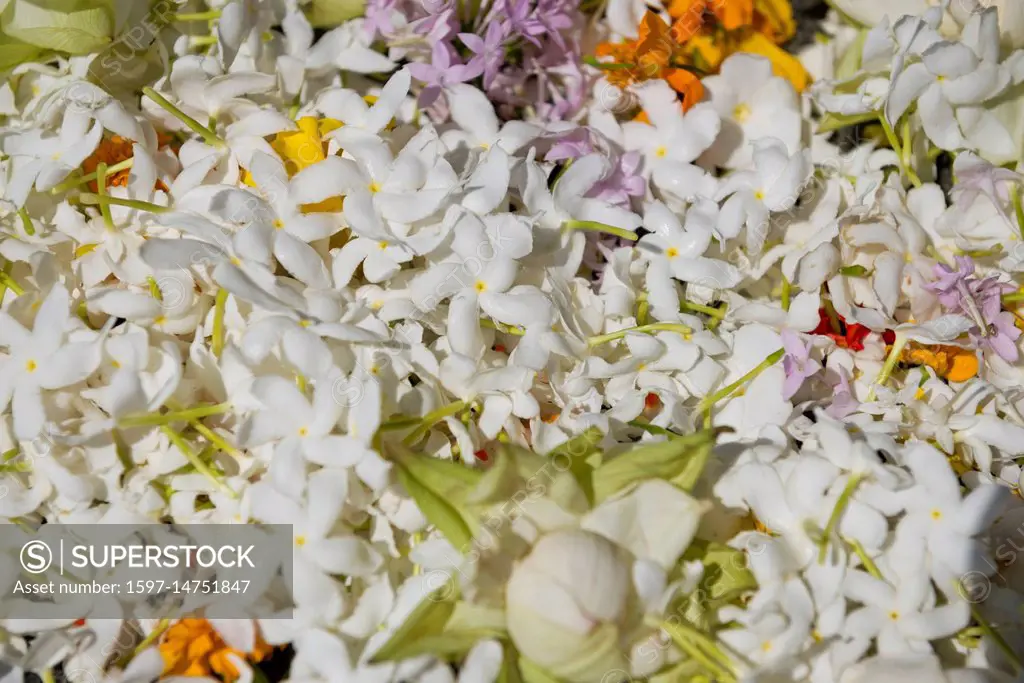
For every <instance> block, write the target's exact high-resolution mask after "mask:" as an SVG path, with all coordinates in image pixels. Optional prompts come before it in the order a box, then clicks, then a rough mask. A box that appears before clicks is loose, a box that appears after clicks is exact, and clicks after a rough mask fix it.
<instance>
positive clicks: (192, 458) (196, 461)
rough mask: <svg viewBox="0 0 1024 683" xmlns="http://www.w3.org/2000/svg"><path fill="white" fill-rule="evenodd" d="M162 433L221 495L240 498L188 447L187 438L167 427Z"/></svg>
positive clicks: (164, 427)
mask: <svg viewBox="0 0 1024 683" xmlns="http://www.w3.org/2000/svg"><path fill="white" fill-rule="evenodd" d="M160 431H162V432H163V433H164V434H166V435H167V438H168V439H170V441H171V443H172V444H174V445H175V446H176V447H177V448H178V450H179V451H181V453H182V455H184V456H185V458H186V459H187V460H188V461H189V463H190V464H191V465H192V467H194V468H195V469H196V472H199V474H201V475H203V476H204V477H206V478H207V479H209V480H210V481H211V482H212V483H213V485H214V486H216V487H217V489H218V490H220V492H221V493H224V494H225V495H227V496H229V497H231V498H238V494H237V493H236V492H235V491H233V490H232V489H231V487H229V486H228V485H227V484H225V483H224V482H223V481H221V479H220V477H219V476H217V473H216V472H214V471H213V470H212V469H210V466H209V465H207V464H206V463H205V462H203V460H202V458H200V457H199V456H198V455H196V453H195V451H193V450H192V448H191V447H190V446H189V445H188V442H187V441H185V437H183V436H182V435H181V434H179V433H178V432H176V431H174V430H173V429H171V428H170V427H168V426H167V425H163V426H162V427H160Z"/></svg>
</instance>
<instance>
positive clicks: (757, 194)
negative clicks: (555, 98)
mask: <svg viewBox="0 0 1024 683" xmlns="http://www.w3.org/2000/svg"><path fill="white" fill-rule="evenodd" d="M754 198H755V199H757V201H759V202H763V201H764V190H758V191H757V192H755V193H754Z"/></svg>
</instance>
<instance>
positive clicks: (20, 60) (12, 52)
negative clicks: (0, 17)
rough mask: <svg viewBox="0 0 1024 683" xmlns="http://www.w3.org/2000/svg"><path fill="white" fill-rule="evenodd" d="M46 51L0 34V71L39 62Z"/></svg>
mask: <svg viewBox="0 0 1024 683" xmlns="http://www.w3.org/2000/svg"><path fill="white" fill-rule="evenodd" d="M43 52H44V50H43V48H41V47H37V46H35V45H29V44H28V43H25V42H22V41H20V40H16V39H14V38H11V37H10V36H6V35H3V34H2V33H0V71H7V70H8V69H13V68H14V67H16V66H18V65H19V64H24V63H25V62H31V61H35V60H38V59H39V58H40V56H41V55H42V54H43Z"/></svg>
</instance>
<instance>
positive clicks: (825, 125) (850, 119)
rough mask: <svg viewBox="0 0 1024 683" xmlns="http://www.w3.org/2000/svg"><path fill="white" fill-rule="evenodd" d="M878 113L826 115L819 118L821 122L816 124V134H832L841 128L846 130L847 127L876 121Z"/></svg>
mask: <svg viewBox="0 0 1024 683" xmlns="http://www.w3.org/2000/svg"><path fill="white" fill-rule="evenodd" d="M877 120H878V112H873V111H869V112H867V113H866V114H851V115H846V114H834V113H831V112H829V113H827V114H825V115H824V116H822V117H821V121H819V122H818V133H819V134H825V133H833V132H835V131H837V130H839V129H841V128H848V127H849V126H857V125H860V124H862V123H868V122H869V121H877Z"/></svg>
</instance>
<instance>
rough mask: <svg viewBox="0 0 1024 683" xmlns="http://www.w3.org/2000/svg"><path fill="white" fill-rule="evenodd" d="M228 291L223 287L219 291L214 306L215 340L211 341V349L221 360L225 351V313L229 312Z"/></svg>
mask: <svg viewBox="0 0 1024 683" xmlns="http://www.w3.org/2000/svg"><path fill="white" fill-rule="evenodd" d="M227 303H228V290H226V289H224V288H223V287H221V288H219V289H218V290H217V296H216V298H215V299H214V304H213V338H212V339H211V340H210V347H211V349H212V350H213V355H214V356H216V357H217V358H220V354H221V352H222V351H223V350H224V312H225V311H226V310H227Z"/></svg>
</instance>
